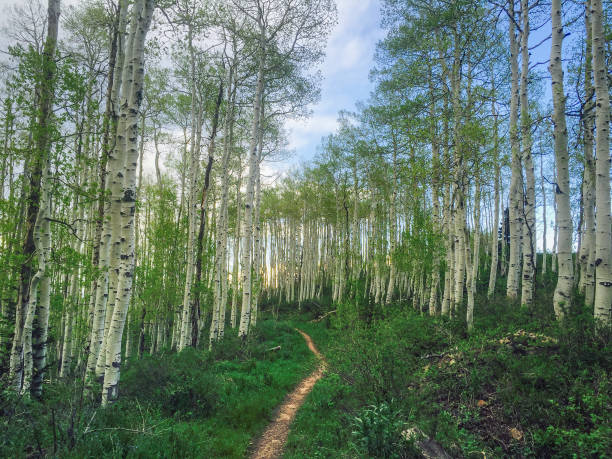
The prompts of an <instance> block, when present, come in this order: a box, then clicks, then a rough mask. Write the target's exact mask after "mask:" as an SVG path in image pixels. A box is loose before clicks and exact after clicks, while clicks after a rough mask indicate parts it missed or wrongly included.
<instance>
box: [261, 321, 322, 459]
mask: <svg viewBox="0 0 612 459" xmlns="http://www.w3.org/2000/svg"><path fill="white" fill-rule="evenodd" d="M296 330H297V331H298V333H300V335H302V336H303V337H304V339H305V340H306V344H308V349H310V350H311V351H312V353H313V354H314V355H316V356H317V358H318V359H319V366H318V367H317V369H316V370H315V371H313V372H312V373H311V374H310V376H308V377H306V378H304V379H303V380H302V381H301V382H300V383H299V384H298V386H297V387H296V388H295V389H294V390H293V392H291V393H290V394H289V395H287V397H286V398H285V401H284V402H283V403H282V405H281V406H280V407H279V409H278V413H277V415H276V419H274V421H272V422H271V423H270V425H269V426H268V427H267V428H266V430H265V431H264V433H263V435H262V436H261V438H260V439H259V441H258V442H257V443H256V445H255V449H254V451H253V454H251V458H252V459H273V458H279V457H281V455H282V452H283V448H284V446H285V443H286V442H287V437H288V436H289V427H290V426H291V423H292V422H293V419H294V418H295V414H296V413H297V411H298V410H299V409H300V407H301V406H302V404H303V403H304V400H305V399H306V396H307V395H308V394H309V393H310V391H311V390H312V388H313V387H314V385H315V384H316V382H317V381H318V380H319V379H321V378H322V377H323V373H324V372H325V359H324V358H323V356H322V355H321V353H320V352H319V351H318V350H317V348H316V347H315V345H314V343H313V342H312V339H311V338H310V336H308V335H307V334H306V333H304V332H303V331H302V330H298V329H297V328H296Z"/></svg>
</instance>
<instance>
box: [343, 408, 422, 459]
mask: <svg viewBox="0 0 612 459" xmlns="http://www.w3.org/2000/svg"><path fill="white" fill-rule="evenodd" d="M406 427H407V424H406V422H405V421H403V420H402V418H401V416H400V411H398V410H393V409H392V408H391V406H390V405H389V404H387V403H381V404H379V405H371V406H368V407H367V408H363V409H362V410H361V411H360V412H359V414H358V415H357V416H356V417H355V418H354V419H353V430H352V432H351V434H352V437H353V445H354V447H355V449H356V450H357V452H358V453H360V454H365V455H367V456H368V457H380V458H389V459H395V458H406V457H419V456H418V455H415V454H412V453H416V452H415V451H414V447H413V445H411V444H410V442H409V441H408V440H407V438H405V436H404V435H402V432H403V431H404V430H405V429H406Z"/></svg>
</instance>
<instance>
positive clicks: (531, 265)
mask: <svg viewBox="0 0 612 459" xmlns="http://www.w3.org/2000/svg"><path fill="white" fill-rule="evenodd" d="M521 13H522V19H523V22H522V27H523V30H522V33H521V94H520V102H521V140H522V145H521V146H522V148H523V151H522V154H521V160H522V162H523V167H524V168H525V195H524V200H523V207H522V209H523V218H522V220H523V249H522V252H523V276H522V277H523V282H522V288H521V305H523V306H527V307H531V305H532V303H533V293H534V289H535V280H534V273H535V253H536V250H535V245H536V240H537V239H536V218H535V175H534V172H533V159H532V153H531V148H532V141H531V118H530V116H529V97H528V86H527V85H528V81H529V1H528V0H521Z"/></svg>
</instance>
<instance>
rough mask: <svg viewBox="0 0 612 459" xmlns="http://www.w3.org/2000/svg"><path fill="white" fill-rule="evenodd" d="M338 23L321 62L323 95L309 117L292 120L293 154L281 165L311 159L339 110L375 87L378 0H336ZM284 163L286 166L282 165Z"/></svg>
mask: <svg viewBox="0 0 612 459" xmlns="http://www.w3.org/2000/svg"><path fill="white" fill-rule="evenodd" d="M337 6H338V24H337V25H336V27H335V29H334V30H333V32H332V33H331V35H330V37H329V40H328V46H327V55H326V57H325V61H324V62H323V64H322V65H321V72H322V74H323V82H322V86H321V99H320V101H319V102H318V103H317V104H315V105H313V106H312V107H310V108H311V110H312V116H310V117H309V118H308V119H306V120H299V121H296V120H290V121H288V122H287V123H286V127H287V129H288V130H289V148H290V149H291V150H294V154H293V155H292V156H291V157H290V158H289V159H287V160H286V161H285V162H284V164H283V165H280V164H279V165H278V166H279V169H285V168H292V167H294V166H296V165H298V164H300V163H303V162H308V161H309V160H310V159H312V158H313V157H314V155H315V153H316V151H317V146H318V145H319V144H320V142H321V137H322V136H324V135H327V134H329V133H330V132H333V131H334V130H335V129H336V125H337V124H336V119H337V117H338V112H339V111H340V110H354V109H355V103H356V102H358V101H363V100H366V99H367V98H368V96H369V94H370V91H371V90H372V89H373V85H372V84H371V83H370V81H369V79H368V76H369V72H370V69H371V68H372V66H373V57H374V51H375V48H376V43H377V42H378V41H379V40H380V39H382V38H383V36H384V32H383V30H382V29H381V28H380V1H379V0H337ZM283 166H285V167H283Z"/></svg>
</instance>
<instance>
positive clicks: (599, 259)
mask: <svg viewBox="0 0 612 459" xmlns="http://www.w3.org/2000/svg"><path fill="white" fill-rule="evenodd" d="M602 261H603V260H602V259H601V258H598V259H597V260H595V266H599V265H600V264H601V262H602Z"/></svg>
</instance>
